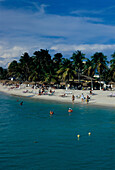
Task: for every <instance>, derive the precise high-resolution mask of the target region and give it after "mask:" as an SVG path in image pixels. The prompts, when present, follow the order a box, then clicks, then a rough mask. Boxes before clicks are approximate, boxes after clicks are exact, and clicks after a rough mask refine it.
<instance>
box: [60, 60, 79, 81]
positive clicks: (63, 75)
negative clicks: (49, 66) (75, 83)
mask: <svg viewBox="0 0 115 170" xmlns="http://www.w3.org/2000/svg"><path fill="white" fill-rule="evenodd" d="M57 74H58V76H59V79H62V80H63V81H66V83H67V82H69V79H70V78H72V79H73V80H74V77H75V74H76V72H75V70H74V67H73V65H72V62H71V61H70V60H69V59H66V58H64V59H63V64H62V66H61V68H60V69H59V70H58V71H57Z"/></svg>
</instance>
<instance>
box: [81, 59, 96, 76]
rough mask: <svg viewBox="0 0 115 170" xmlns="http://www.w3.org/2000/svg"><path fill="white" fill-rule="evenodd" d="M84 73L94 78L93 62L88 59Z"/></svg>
mask: <svg viewBox="0 0 115 170" xmlns="http://www.w3.org/2000/svg"><path fill="white" fill-rule="evenodd" d="M83 73H84V74H85V75H87V76H90V77H93V76H94V69H93V62H92V61H91V60H89V59H87V61H86V63H85V64H84V68H83Z"/></svg>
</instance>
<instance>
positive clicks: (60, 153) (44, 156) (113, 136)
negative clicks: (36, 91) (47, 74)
mask: <svg viewBox="0 0 115 170" xmlns="http://www.w3.org/2000/svg"><path fill="white" fill-rule="evenodd" d="M17 99H18V100H19V101H20V102H21V101H22V100H23V102H24V104H23V105H22V106H20V105H19V103H20V102H17ZM69 107H72V108H73V112H72V114H69V113H68V111H67V110H68V108H69ZM50 110H53V111H54V115H53V116H50V115H49V111H50ZM88 132H91V135H90V136H88ZM78 134H80V138H79V139H78V138H77V135H78ZM114 162H115V109H110V108H103V107H96V106H95V107H94V106H89V105H88V106H87V105H76V104H75V105H72V104H65V103H57V102H51V101H50V102H47V101H38V100H31V99H27V98H19V97H13V96H8V95H3V94H2V93H0V169H2V170H9V169H16V170H21V169H24V170H25V169H27V170H29V169H30V170H31V169H33V170H76V169H78V170H82V169H84V170H98V169H99V170H101V169H103V170H105V169H112V170H114V169H115V163H114Z"/></svg>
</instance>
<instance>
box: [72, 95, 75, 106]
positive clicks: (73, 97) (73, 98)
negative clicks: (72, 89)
mask: <svg viewBox="0 0 115 170" xmlns="http://www.w3.org/2000/svg"><path fill="white" fill-rule="evenodd" d="M74 100H75V96H74V95H72V103H73V104H74Z"/></svg>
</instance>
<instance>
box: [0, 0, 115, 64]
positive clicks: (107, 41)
mask: <svg viewBox="0 0 115 170" xmlns="http://www.w3.org/2000/svg"><path fill="white" fill-rule="evenodd" d="M114 18H115V1H114V0H87V1H86V0H70V1H69V0H68V1H65V0H55V1H54V0H0V66H2V67H7V64H8V63H9V62H11V61H12V60H14V59H15V60H18V59H19V58H20V56H21V55H22V54H23V53H24V52H28V53H29V54H30V56H31V55H32V54H33V52H34V51H35V50H39V49H41V48H42V49H48V50H49V53H50V54H51V55H52V57H53V55H54V54H55V53H57V52H61V53H62V54H63V56H64V57H71V56H72V53H73V52H75V51H77V50H81V51H82V52H83V53H84V54H86V57H89V58H90V56H91V55H93V54H94V53H95V52H100V51H101V52H103V53H104V55H107V56H108V60H110V59H111V54H113V53H114V51H115V20H114Z"/></svg>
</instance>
